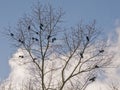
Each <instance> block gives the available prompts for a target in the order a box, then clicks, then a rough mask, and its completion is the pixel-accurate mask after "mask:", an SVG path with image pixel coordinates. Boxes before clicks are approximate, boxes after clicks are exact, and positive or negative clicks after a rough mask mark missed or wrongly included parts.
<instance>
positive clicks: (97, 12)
mask: <svg viewBox="0 0 120 90" xmlns="http://www.w3.org/2000/svg"><path fill="white" fill-rule="evenodd" d="M36 1H37V0H0V43H1V45H0V77H1V78H5V77H7V76H8V74H9V72H10V69H9V68H10V67H9V65H8V60H9V59H10V57H11V55H12V53H13V52H14V47H13V46H12V45H11V43H10V42H9V41H8V40H7V38H6V36H4V35H3V31H4V30H5V29H4V27H6V26H8V25H11V26H14V25H15V24H16V22H17V21H18V19H19V18H20V17H22V16H23V14H24V13H26V12H27V13H28V12H30V11H31V6H32V4H33V3H35V2H36ZM40 1H41V3H42V4H45V3H48V2H50V3H51V4H52V5H53V7H55V8H58V7H61V8H62V9H63V10H64V11H65V13H66V14H65V16H64V20H65V23H66V24H65V25H67V27H68V26H72V25H75V24H77V23H78V22H79V21H80V20H81V19H82V20H83V21H85V22H90V21H92V20H93V19H96V20H97V24H98V26H100V27H102V28H103V29H102V30H104V32H105V33H109V32H111V31H113V30H114V28H115V21H116V20H119V19H120V10H119V9H120V0H40Z"/></svg>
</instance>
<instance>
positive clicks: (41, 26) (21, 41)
mask: <svg viewBox="0 0 120 90" xmlns="http://www.w3.org/2000/svg"><path fill="white" fill-rule="evenodd" d="M43 27H44V25H43V24H42V23H40V29H41V30H43ZM30 29H31V26H30V25H29V26H28V30H30ZM35 33H36V34H39V32H35ZM10 36H12V37H14V34H13V33H10ZM51 37H52V36H50V35H48V37H47V40H49V39H50V38H51ZM31 39H32V40H35V41H39V39H37V38H35V37H32V38H31ZM55 40H57V39H56V38H55V37H53V38H52V39H51V42H52V43H53V42H54V41H55ZM18 42H20V43H22V44H24V41H23V40H21V39H18Z"/></svg>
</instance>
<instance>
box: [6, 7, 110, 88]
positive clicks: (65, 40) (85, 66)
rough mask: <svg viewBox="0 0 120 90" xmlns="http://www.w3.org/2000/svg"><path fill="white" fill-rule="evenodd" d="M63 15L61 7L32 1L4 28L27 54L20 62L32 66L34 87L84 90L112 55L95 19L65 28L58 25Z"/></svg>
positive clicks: (22, 56)
mask: <svg viewBox="0 0 120 90" xmlns="http://www.w3.org/2000/svg"><path fill="white" fill-rule="evenodd" d="M63 15H64V13H63V11H62V10H61V9H60V10H57V11H56V10H55V9H53V8H52V7H51V6H50V5H48V6H41V5H36V6H35V7H34V8H33V12H32V13H31V14H30V15H29V14H27V15H25V16H24V17H23V18H22V19H20V20H19V22H18V24H17V26H16V27H15V30H12V29H11V28H9V29H8V31H9V33H8V35H9V36H10V38H11V39H12V40H13V42H15V43H14V45H15V46H17V47H19V48H21V49H23V50H26V51H27V52H28V54H29V57H30V58H31V62H26V63H24V64H27V63H33V64H34V65H35V67H36V69H34V70H35V72H37V75H36V73H33V74H35V75H34V76H35V77H34V79H36V80H38V82H39V89H36V90H85V88H86V87H87V85H89V84H90V83H92V82H94V81H95V80H96V78H97V71H98V70H100V69H103V68H104V67H106V66H107V65H109V64H110V62H111V59H112V55H108V52H107V46H106V44H105V42H104V41H101V40H100V39H99V38H98V35H99V34H100V33H99V32H98V31H97V28H96V25H95V22H93V23H91V24H87V25H84V24H82V23H80V24H78V25H77V26H75V27H72V28H70V29H69V30H66V29H64V28H63V27H62V21H63V20H62V17H63ZM19 58H21V59H24V58H25V56H24V55H20V56H19ZM30 82H34V80H33V81H32V79H31V81H30ZM38 82H36V83H38ZM29 84H33V83H29ZM30 86H31V85H30ZM26 87H27V86H26ZM28 88H32V87H28ZM25 90H27V89H25ZM29 90H33V89H29ZM34 90H35V89H34Z"/></svg>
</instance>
